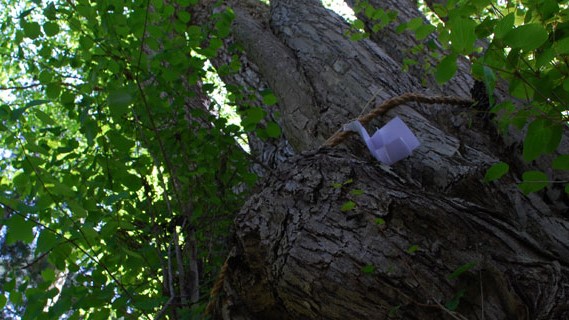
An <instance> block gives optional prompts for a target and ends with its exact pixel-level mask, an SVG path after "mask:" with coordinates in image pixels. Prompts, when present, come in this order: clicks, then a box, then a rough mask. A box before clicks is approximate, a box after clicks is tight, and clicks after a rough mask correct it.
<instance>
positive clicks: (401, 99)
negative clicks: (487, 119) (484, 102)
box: [322, 93, 475, 147]
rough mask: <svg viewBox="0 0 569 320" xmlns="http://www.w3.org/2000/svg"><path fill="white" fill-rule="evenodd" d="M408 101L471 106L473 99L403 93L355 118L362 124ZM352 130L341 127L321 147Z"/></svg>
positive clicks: (328, 144) (336, 143)
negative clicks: (343, 129)
mask: <svg viewBox="0 0 569 320" xmlns="http://www.w3.org/2000/svg"><path fill="white" fill-rule="evenodd" d="M408 102H421V103H427V104H449V105H456V106H464V107H470V106H472V105H473V104H474V103H475V101H474V100H471V99H466V98H460V97H455V96H427V95H424V94H421V93H404V94H402V95H400V96H396V97H393V98H391V99H388V100H386V101H384V102H383V103H382V104H380V105H376V107H375V108H374V109H373V110H371V111H370V112H369V113H368V114H366V115H363V116H359V117H358V118H357V119H356V120H358V121H359V122H360V123H361V124H362V125H364V126H365V125H367V124H369V123H370V122H371V121H372V120H373V119H375V118H377V117H379V116H381V115H384V114H386V113H387V111H389V110H391V109H393V108H395V107H397V106H399V105H402V104H405V103H408ZM353 133H354V132H352V131H342V129H340V130H338V131H336V133H334V134H333V135H332V136H331V137H330V138H328V140H326V141H325V142H324V144H323V145H322V146H323V147H334V146H337V145H338V144H340V143H342V142H344V140H346V138H347V137H349V136H350V135H351V134H353Z"/></svg>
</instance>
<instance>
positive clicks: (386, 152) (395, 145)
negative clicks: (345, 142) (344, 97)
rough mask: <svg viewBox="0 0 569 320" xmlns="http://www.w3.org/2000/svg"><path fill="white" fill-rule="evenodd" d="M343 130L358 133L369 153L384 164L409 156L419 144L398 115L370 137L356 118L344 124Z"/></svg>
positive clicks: (390, 163)
mask: <svg viewBox="0 0 569 320" xmlns="http://www.w3.org/2000/svg"><path fill="white" fill-rule="evenodd" d="M344 131H354V132H357V133H359V134H360V136H362V138H363V139H364V141H365V143H366V145H367V147H368V149H369V151H370V152H371V154H372V155H373V156H374V157H375V158H376V159H377V160H379V161H380V162H381V163H384V164H386V165H392V164H394V163H395V162H397V161H399V160H401V159H403V158H405V157H407V156H409V155H410V154H411V152H412V151H413V150H414V149H416V148H417V147H418V146H419V145H420V143H419V140H417V137H415V135H414V134H413V132H411V130H410V129H409V127H407V125H405V123H404V122H403V120H401V119H399V117H395V118H393V119H392V120H391V121H389V122H388V123H387V124H386V125H385V126H383V127H382V128H381V129H378V130H377V131H376V132H375V133H374V134H373V136H371V137H370V136H369V134H368V133H367V131H366V129H365V128H364V127H363V126H362V124H361V123H360V122H359V121H358V120H356V121H354V122H350V123H348V124H347V125H345V126H344Z"/></svg>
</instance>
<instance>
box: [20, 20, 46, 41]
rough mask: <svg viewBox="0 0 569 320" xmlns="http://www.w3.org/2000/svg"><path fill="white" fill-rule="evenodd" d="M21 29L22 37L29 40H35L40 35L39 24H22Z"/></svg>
mask: <svg viewBox="0 0 569 320" xmlns="http://www.w3.org/2000/svg"><path fill="white" fill-rule="evenodd" d="M22 28H23V29H24V35H25V36H26V37H28V38H30V39H37V38H39V37H40V36H41V35H42V33H41V27H40V24H39V23H37V22H25V23H22Z"/></svg>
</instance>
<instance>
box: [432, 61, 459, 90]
mask: <svg viewBox="0 0 569 320" xmlns="http://www.w3.org/2000/svg"><path fill="white" fill-rule="evenodd" d="M456 58H457V56H456V55H454V54H451V55H448V56H446V57H445V58H444V59H443V60H442V61H441V62H440V63H439V65H438V66H437V70H436V71H435V79H436V80H437V82H438V83H445V82H447V81H449V80H450V79H451V78H452V77H453V76H454V74H455V73H456V70H457V67H456Z"/></svg>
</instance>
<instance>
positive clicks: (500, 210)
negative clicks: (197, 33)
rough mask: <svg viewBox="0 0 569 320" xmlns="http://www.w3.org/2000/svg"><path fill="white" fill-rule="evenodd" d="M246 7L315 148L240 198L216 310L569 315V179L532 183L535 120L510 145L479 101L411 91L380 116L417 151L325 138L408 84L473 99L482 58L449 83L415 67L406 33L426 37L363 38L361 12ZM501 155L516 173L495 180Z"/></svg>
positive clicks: (257, 60)
mask: <svg viewBox="0 0 569 320" xmlns="http://www.w3.org/2000/svg"><path fill="white" fill-rule="evenodd" d="M371 2H373V1H371ZM376 2H377V3H378V4H379V3H380V1H376ZM381 4H382V5H383V6H387V8H389V9H393V10H398V11H399V12H400V13H401V14H400V15H399V17H400V19H411V18H414V17H416V16H418V15H419V14H420V13H419V11H418V10H417V9H416V8H415V7H411V6H413V5H414V3H413V2H404V3H401V2H396V1H381ZM403 5H405V6H408V7H405V8H403V9H405V10H399V9H401V8H399V6H403ZM234 10H235V14H236V18H235V22H234V37H235V39H236V40H237V41H239V42H240V43H241V44H242V46H243V47H244V48H245V50H246V54H247V58H248V59H249V60H250V63H251V64H254V65H255V69H256V70H258V74H259V77H260V78H262V79H263V81H265V82H266V83H267V84H268V85H269V86H270V88H271V89H272V90H273V92H274V93H275V94H276V96H277V97H278V99H279V108H280V112H281V116H282V119H281V120H282V127H283V130H284V133H285V135H286V137H287V138H288V140H289V141H290V143H291V145H292V146H293V147H294V148H295V150H296V151H298V152H300V154H299V155H297V156H295V157H293V158H291V159H289V160H288V161H286V162H285V163H283V164H281V165H280V166H279V168H278V169H277V170H273V171H272V172H271V173H270V174H269V175H268V176H267V177H266V179H265V180H264V181H263V182H262V183H261V185H260V187H259V189H258V190H261V191H259V192H258V193H257V194H255V195H254V196H252V197H251V198H250V199H249V201H248V202H247V203H246V204H245V205H244V206H243V207H242V209H241V211H240V212H239V214H238V216H237V218H236V220H235V230H236V231H235V246H234V248H233V250H232V253H231V254H230V257H229V258H228V260H227V270H226V272H224V278H223V280H224V282H223V287H222V290H221V292H219V293H217V292H216V294H215V295H216V296H215V309H214V317H215V318H219V319H384V318H387V317H395V318H401V319H567V318H569V303H568V302H567V301H568V300H567V298H568V297H567V292H569V291H568V290H569V279H568V275H569V272H568V271H569V239H568V237H567V234H568V231H569V221H568V216H567V212H568V204H569V201H568V199H567V195H566V194H564V193H562V192H559V190H558V189H556V188H557V186H554V187H551V188H549V189H548V190H547V191H543V192H540V193H536V194H530V195H524V194H523V193H521V192H520V191H519V190H518V188H517V186H516V183H517V182H519V177H520V176H521V173H522V172H523V171H525V170H528V169H529V168H532V167H531V166H530V164H527V163H523V162H522V161H520V160H519V157H517V156H516V154H517V153H518V152H519V151H520V148H519V139H520V138H519V137H520V136H521V135H520V134H519V133H518V134H513V135H511V136H510V137H508V139H507V141H508V143H505V142H504V141H506V139H505V138H503V137H501V136H500V135H499V134H498V133H497V130H496V129H495V128H494V126H493V124H492V123H491V122H489V121H487V120H485V119H483V118H482V117H478V116H477V115H476V112H475V111H474V110H471V109H469V108H465V107H458V106H447V105H427V104H421V103H408V104H405V105H402V106H399V107H396V108H394V109H392V111H390V112H388V113H387V115H386V116H384V117H382V119H378V120H376V121H375V122H374V123H373V125H378V126H379V125H382V124H384V123H386V122H387V121H388V120H389V119H390V118H392V117H394V116H395V115H398V116H399V117H401V118H402V119H403V120H404V121H405V122H406V124H408V125H409V127H410V128H411V129H412V131H413V132H414V133H415V134H416V135H417V137H418V138H419V140H420V142H421V146H420V147H419V148H418V149H417V150H415V151H414V153H413V155H412V156H411V157H410V158H407V159H405V160H402V161H400V162H398V163H396V164H395V165H393V166H391V167H388V166H385V165H381V164H379V163H378V162H377V161H376V160H375V159H374V158H372V157H371V156H370V155H369V152H367V149H365V147H363V144H362V142H361V141H359V139H356V138H349V139H347V140H346V141H345V143H344V144H342V145H340V146H339V147H336V148H324V147H321V145H322V144H323V142H324V141H325V140H326V139H327V138H329V137H330V136H331V135H332V134H334V132H336V131H337V130H339V129H340V128H341V127H342V125H344V124H345V123H347V122H349V121H351V120H352V119H354V118H356V117H358V116H359V115H362V114H366V113H367V112H368V111H369V108H367V109H366V108H365V106H366V104H368V102H370V103H371V105H372V106H373V105H375V104H376V103H380V102H382V101H383V100H386V99H388V98H391V97H395V96H398V95H400V94H402V93H405V92H415V93H427V94H441V93H444V94H446V95H454V96H459V97H463V98H467V97H468V94H469V89H470V87H471V85H472V79H471V78H470V76H469V75H468V74H467V73H466V72H467V71H468V67H467V66H466V67H461V68H460V69H459V74H458V75H457V77H456V78H455V79H454V80H453V81H451V82H450V83H449V84H448V85H447V86H445V87H444V88H440V87H438V86H437V85H435V84H433V83H428V84H427V87H426V88H425V87H423V86H422V85H421V79H419V78H420V77H422V75H420V74H415V73H412V72H411V73H404V72H403V71H402V65H401V62H402V60H401V55H402V54H403V53H404V52H405V49H404V48H403V47H402V46H404V45H405V44H409V43H412V42H411V41H413V40H405V39H403V38H399V37H410V35H405V34H403V35H395V34H393V33H389V35H390V37H391V38H388V37H386V38H378V37H375V38H373V39H365V40H362V41H358V42H353V41H350V40H348V39H347V38H346V37H345V36H344V31H345V30H346V29H347V28H348V26H347V24H346V23H345V22H344V21H343V20H342V19H341V18H340V17H338V16H337V15H335V14H334V13H332V12H330V11H328V10H326V9H324V8H323V7H322V5H321V4H320V2H319V1H316V0H305V1H291V0H280V1H278V0H273V1H271V10H270V21H269V22H270V28H267V27H265V26H264V24H263V21H262V17H260V18H259V17H253V16H252V15H251V14H249V13H248V11H247V10H245V9H243V8H240V7H239V4H237V5H236V6H235V8H234ZM403 21H404V20H403ZM388 31H389V29H388ZM389 32H391V31H389ZM387 39H391V40H387ZM392 44H394V45H393V47H390V45H392ZM399 44H401V45H399ZM225 80H226V81H228V80H227V79H225ZM567 141H568V139H567V135H565V137H564V139H563V142H562V145H561V147H560V148H561V149H564V150H565V151H566V150H567V149H568V142H567ZM497 161H504V162H507V163H510V164H511V168H512V169H511V172H510V174H509V175H508V176H507V177H505V178H503V179H501V180H500V181H499V182H493V183H483V182H482V178H483V176H484V174H485V172H486V170H487V168H488V167H489V166H490V165H491V164H493V163H495V162H497ZM531 165H533V166H534V167H537V168H548V166H549V164H548V162H547V161H546V160H543V161H540V162H536V163H534V164H531ZM549 173H550V174H551V179H552V180H569V179H568V178H567V176H566V175H565V176H563V175H560V174H559V173H556V172H549Z"/></svg>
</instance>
